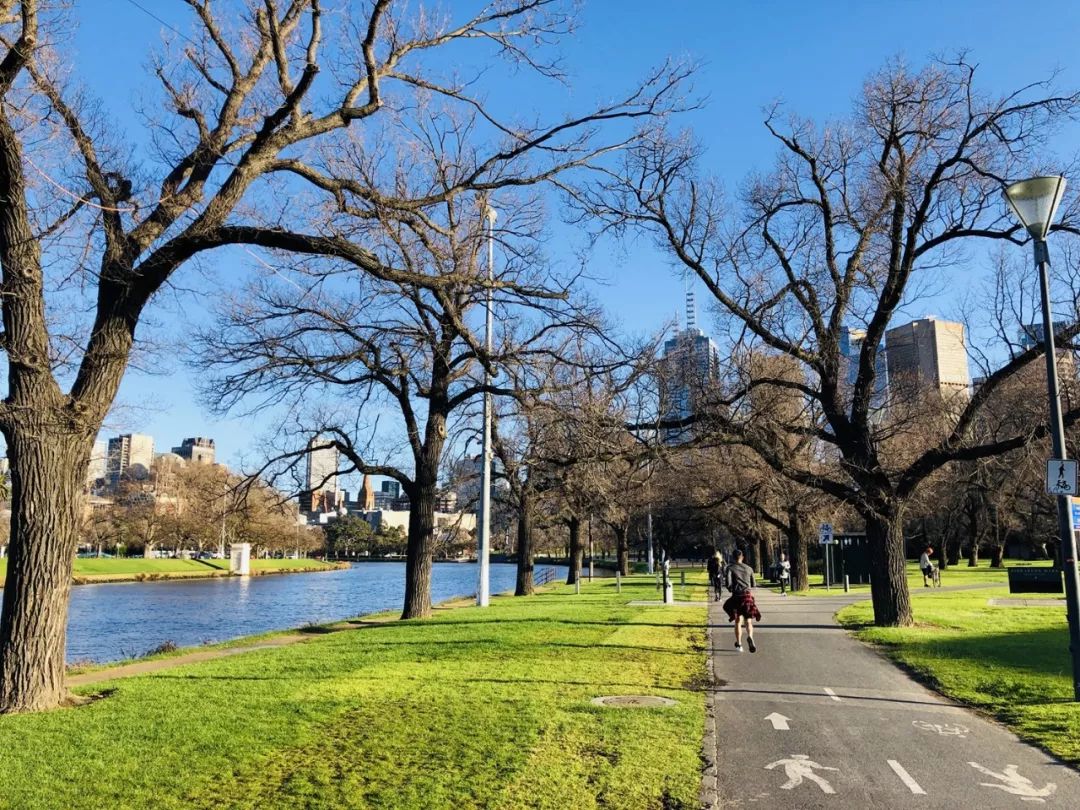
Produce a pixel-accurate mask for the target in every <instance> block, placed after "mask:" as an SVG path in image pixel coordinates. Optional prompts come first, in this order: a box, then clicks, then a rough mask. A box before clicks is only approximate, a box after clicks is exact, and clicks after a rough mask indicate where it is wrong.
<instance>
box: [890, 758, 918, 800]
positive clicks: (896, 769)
mask: <svg viewBox="0 0 1080 810" xmlns="http://www.w3.org/2000/svg"><path fill="white" fill-rule="evenodd" d="M885 761H886V762H888V763H889V767H890V768H892V769H893V773H895V774H896V775H897V776H899V777H900V781H901V782H903V783H904V784H905V785H907V789H908V790H910V791H911V792H912V793H914V794H915V795H916V796H925V795H926V791H925V790H923V789H922V788H921V787H919V783H918V782H916V781H915V780H914V779H912V778H911V774H910V773H908V772H907V771H905V770H904V766H903V765H901V764H900V763H899V762H897V761H896V760H895V759H888V760H885Z"/></svg>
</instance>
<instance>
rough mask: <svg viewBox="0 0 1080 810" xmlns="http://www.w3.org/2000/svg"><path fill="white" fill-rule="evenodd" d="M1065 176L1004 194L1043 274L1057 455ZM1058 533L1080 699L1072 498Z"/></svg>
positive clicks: (1063, 501)
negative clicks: (1057, 262)
mask: <svg viewBox="0 0 1080 810" xmlns="http://www.w3.org/2000/svg"><path fill="white" fill-rule="evenodd" d="M1064 191H1065V178H1064V177H1033V178H1031V179H1030V180H1022V181H1020V182H1019V183H1013V184H1012V185H1011V186H1009V187H1008V188H1006V189H1005V199H1006V200H1007V201H1008V203H1009V207H1010V208H1011V209H1012V211H1013V214H1015V215H1016V218H1017V219H1018V220H1019V221H1020V224H1021V225H1023V226H1024V228H1025V229H1026V230H1027V232H1028V233H1029V234H1031V238H1032V240H1033V242H1032V244H1033V245H1034V247H1035V267H1036V270H1037V271H1038V273H1039V293H1040V296H1041V298H1042V317H1043V347H1044V349H1045V351H1046V384H1047V392H1048V394H1049V397H1050V438H1051V439H1052V440H1053V445H1054V457H1055V458H1058V459H1065V458H1066V457H1067V456H1066V450H1065V427H1064V425H1063V423H1062V421H1061V398H1060V397H1059V395H1058V375H1057V351H1056V349H1055V346H1054V319H1053V316H1052V314H1051V312H1050V278H1049V267H1050V254H1049V251H1048V250H1047V247H1046V235H1047V233H1048V232H1049V231H1050V225H1051V223H1053V221H1054V215H1055V214H1056V213H1057V208H1058V205H1059V204H1060V202H1061V197H1062V194H1063V193H1064ZM1057 502H1058V534H1059V535H1060V537H1061V544H1060V548H1061V553H1060V556H1059V559H1061V561H1062V569H1063V570H1064V574H1065V604H1066V615H1067V616H1068V620H1069V652H1070V653H1071V655H1072V674H1073V699H1074V700H1077V701H1080V603H1078V601H1077V599H1078V595H1080V574H1078V572H1077V567H1076V537H1075V535H1074V534H1073V530H1072V517H1071V515H1070V509H1069V498H1068V496H1066V495H1059V496H1058V499H1057Z"/></svg>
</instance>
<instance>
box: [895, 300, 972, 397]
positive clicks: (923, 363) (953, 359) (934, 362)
mask: <svg viewBox="0 0 1080 810" xmlns="http://www.w3.org/2000/svg"><path fill="white" fill-rule="evenodd" d="M885 349H886V352H885V356H886V359H887V361H888V371H889V385H890V388H891V389H892V393H893V395H894V396H895V395H896V394H897V389H908V390H911V391H913V390H918V391H936V392H937V393H939V394H943V395H949V396H950V397H953V396H958V395H960V396H968V395H969V394H970V385H971V377H970V375H969V374H968V356H967V350H966V348H965V346H964V325H963V324H962V323H953V322H951V321H939V320H937V319H936V318H920V319H919V320H917V321H912V322H911V323H906V324H904V325H903V326H898V327H896V328H895V329H890V330H889V331H887V332H886V333H885Z"/></svg>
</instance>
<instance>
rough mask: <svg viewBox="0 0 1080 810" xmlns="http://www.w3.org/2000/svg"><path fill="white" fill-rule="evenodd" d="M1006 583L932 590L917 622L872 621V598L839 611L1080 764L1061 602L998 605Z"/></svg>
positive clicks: (920, 670)
mask: <svg viewBox="0 0 1080 810" xmlns="http://www.w3.org/2000/svg"><path fill="white" fill-rule="evenodd" d="M1005 595H1006V590H1005V589H1004V588H987V589H980V590H976V591H957V592H952V593H939V592H934V593H928V594H926V595H924V596H923V597H921V598H920V599H916V600H915V601H914V602H913V604H912V609H913V611H914V614H915V621H916V625H915V626H914V627H906V628H896V627H873V626H869V624H870V622H872V621H873V611H872V608H871V606H870V603H869V602H859V603H857V604H854V605H850V606H849V607H846V608H844V609H843V610H841V611H840V612H839V613H838V614H837V618H838V619H839V621H840V622H841V624H844V625H847V626H849V627H851V628H853V629H855V632H856V635H857V636H858V637H859V638H860V639H862V640H863V641H867V642H870V643H872V644H875V645H878V646H879V647H881V648H882V649H883V650H884V651H885V652H886V653H887V654H888V655H889V656H890V657H891V658H892V659H893V660H895V661H897V662H899V663H900V664H902V665H903V666H905V667H907V668H908V669H909V670H910V671H912V672H913V673H914V674H915V675H916V676H917V677H919V678H920V679H922V680H923V681H925V682H926V683H928V684H930V685H931V686H932V687H933V688H935V689H937V690H938V691H939V692H941V693H943V694H945V695H947V696H949V697H951V698H954V699H955V700H958V701H960V702H962V703H966V704H968V705H970V706H974V707H976V708H978V709H981V710H983V711H986V712H988V713H990V714H991V715H993V716H994V717H996V718H998V719H999V720H1001V721H1002V722H1003V723H1005V724H1006V725H1007V726H1009V728H1011V729H1012V730H1013V731H1014V732H1015V733H1016V734H1017V735H1019V736H1020V737H1022V738H1023V739H1025V740H1028V741H1029V742H1032V743H1035V744H1036V745H1039V746H1041V747H1042V748H1044V749H1046V750H1047V751H1049V752H1050V753H1052V754H1054V755H1055V756H1057V757H1059V758H1061V759H1062V760H1064V761H1066V762H1070V763H1073V764H1078V763H1080V704H1076V703H1072V702H1070V701H1071V700H1072V694H1073V692H1072V676H1071V668H1070V662H1069V632H1068V625H1067V623H1066V620H1065V611H1064V604H1062V607H1060V608H1059V607H1053V608H1035V607H992V606H990V605H989V604H988V602H987V600H988V599H989V598H991V597H997V596H1005Z"/></svg>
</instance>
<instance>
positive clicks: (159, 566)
mask: <svg viewBox="0 0 1080 810" xmlns="http://www.w3.org/2000/svg"><path fill="white" fill-rule="evenodd" d="M331 567H332V566H331V565H329V564H327V563H324V562H322V561H321V560H305V559H300V560H252V561H251V569H252V570H253V571H284V570H303V571H307V570H311V571H322V570H326V569H329V568H331ZM228 570H229V561H228V560H168V559H160V560H159V559H149V560H147V559H144V558H142V557H78V558H76V560H75V570H74V575H75V576H77V577H83V576H136V575H140V574H144V575H147V576H153V575H155V574H156V575H177V574H182V575H190V576H205V575H207V574H213V573H214V572H215V571H228ZM6 574H7V558H4V559H2V560H0V579H2V578H3V577H4V576H5V575H6ZM2 584H3V583H2V581H0V586H2Z"/></svg>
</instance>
